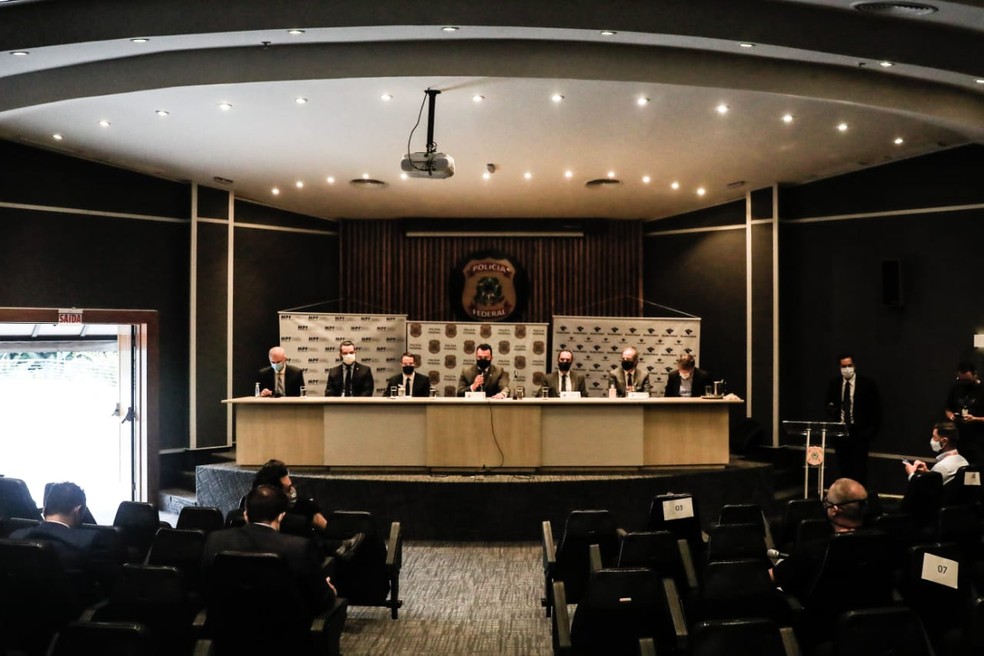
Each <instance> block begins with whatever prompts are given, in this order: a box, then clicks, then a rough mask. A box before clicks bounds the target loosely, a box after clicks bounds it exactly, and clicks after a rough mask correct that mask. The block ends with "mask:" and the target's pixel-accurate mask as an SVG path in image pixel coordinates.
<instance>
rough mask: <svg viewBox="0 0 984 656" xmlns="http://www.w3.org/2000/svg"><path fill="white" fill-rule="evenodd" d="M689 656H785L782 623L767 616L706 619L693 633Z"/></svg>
mask: <svg viewBox="0 0 984 656" xmlns="http://www.w3.org/2000/svg"><path fill="white" fill-rule="evenodd" d="M690 645H691V647H690V656H720V655H721V654H728V656H785V655H786V650H785V647H784V645H783V638H782V634H781V633H780V632H779V626H778V625H777V624H776V623H775V622H773V621H772V620H768V619H764V618H744V619H732V620H705V621H703V622H697V623H696V624H694V626H693V629H692V630H691V632H690Z"/></svg>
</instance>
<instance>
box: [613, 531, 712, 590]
mask: <svg viewBox="0 0 984 656" xmlns="http://www.w3.org/2000/svg"><path fill="white" fill-rule="evenodd" d="M616 566H617V567H620V568H622V567H648V568H650V569H652V570H653V571H655V572H656V574H657V576H660V577H669V578H671V579H673V580H674V581H675V582H676V584H677V588H678V589H679V590H686V589H687V588H688V587H689V585H688V584H687V570H686V567H685V565H684V562H683V556H682V554H681V553H680V545H679V543H678V542H677V537H676V536H675V535H673V534H672V533H670V532H669V531H640V532H634V531H633V532H630V533H626V534H625V535H623V536H622V541H621V544H620V545H619V551H618V560H617V562H616ZM691 566H693V563H691Z"/></svg>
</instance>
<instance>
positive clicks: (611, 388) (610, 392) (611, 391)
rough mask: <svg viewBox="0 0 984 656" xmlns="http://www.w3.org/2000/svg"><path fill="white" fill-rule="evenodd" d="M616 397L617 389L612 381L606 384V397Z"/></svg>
mask: <svg viewBox="0 0 984 656" xmlns="http://www.w3.org/2000/svg"><path fill="white" fill-rule="evenodd" d="M617 397H618V390H617V389H615V383H614V381H613V382H612V383H611V384H610V385H609V386H608V398H610V399H614V398H617Z"/></svg>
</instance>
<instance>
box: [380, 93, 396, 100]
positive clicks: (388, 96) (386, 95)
mask: <svg viewBox="0 0 984 656" xmlns="http://www.w3.org/2000/svg"><path fill="white" fill-rule="evenodd" d="M379 99H380V100H382V101H383V102H389V101H391V100H393V95H392V94H389V93H384V94H383V95H381V96H380V97H379Z"/></svg>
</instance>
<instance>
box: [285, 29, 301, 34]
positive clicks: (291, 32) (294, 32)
mask: <svg viewBox="0 0 984 656" xmlns="http://www.w3.org/2000/svg"><path fill="white" fill-rule="evenodd" d="M287 34H289V35H291V36H300V35H302V34H304V30H298V29H293V30H287Z"/></svg>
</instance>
